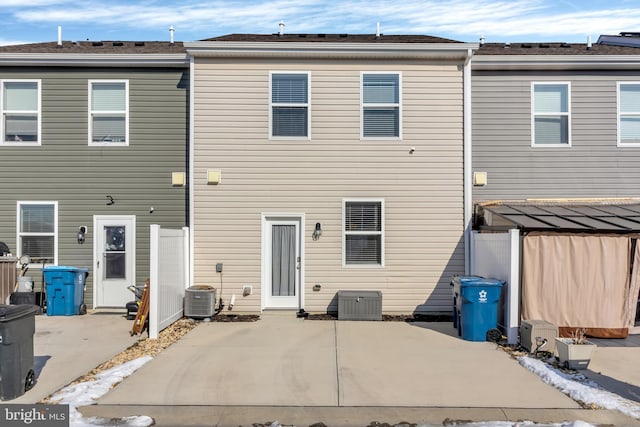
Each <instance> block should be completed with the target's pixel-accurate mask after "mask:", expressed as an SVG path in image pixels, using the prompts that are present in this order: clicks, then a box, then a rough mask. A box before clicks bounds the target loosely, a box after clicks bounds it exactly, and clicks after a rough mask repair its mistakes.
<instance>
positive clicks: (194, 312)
mask: <svg viewBox="0 0 640 427" xmlns="http://www.w3.org/2000/svg"><path fill="white" fill-rule="evenodd" d="M215 307H216V290H215V289H214V288H213V287H211V286H191V287H190V288H187V289H186V290H185V294H184V315H185V316H186V317H211V316H213V315H214V314H215Z"/></svg>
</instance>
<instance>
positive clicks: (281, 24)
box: [278, 21, 284, 37]
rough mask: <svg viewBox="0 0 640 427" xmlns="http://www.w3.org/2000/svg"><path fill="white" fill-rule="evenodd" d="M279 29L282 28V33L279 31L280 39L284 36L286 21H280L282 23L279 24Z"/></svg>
mask: <svg viewBox="0 0 640 427" xmlns="http://www.w3.org/2000/svg"><path fill="white" fill-rule="evenodd" d="M278 27H280V31H278V36H280V37H282V36H284V21H280V23H279V24H278Z"/></svg>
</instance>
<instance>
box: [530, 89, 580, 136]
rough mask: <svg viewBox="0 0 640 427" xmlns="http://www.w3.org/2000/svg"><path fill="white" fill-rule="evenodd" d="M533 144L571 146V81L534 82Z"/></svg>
mask: <svg viewBox="0 0 640 427" xmlns="http://www.w3.org/2000/svg"><path fill="white" fill-rule="evenodd" d="M531 91H532V112H533V115H532V145H534V146H570V145H571V114H570V105H571V100H570V86H569V83H533V84H532V89H531Z"/></svg>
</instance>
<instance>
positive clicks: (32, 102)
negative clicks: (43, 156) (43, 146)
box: [2, 80, 40, 145]
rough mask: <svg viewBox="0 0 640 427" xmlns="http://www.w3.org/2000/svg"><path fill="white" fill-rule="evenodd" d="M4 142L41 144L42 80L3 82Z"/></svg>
mask: <svg viewBox="0 0 640 427" xmlns="http://www.w3.org/2000/svg"><path fill="white" fill-rule="evenodd" d="M2 143H3V144H30V145H39V144H40V81H39V80H35V81H34V80H5V81H3V82H2Z"/></svg>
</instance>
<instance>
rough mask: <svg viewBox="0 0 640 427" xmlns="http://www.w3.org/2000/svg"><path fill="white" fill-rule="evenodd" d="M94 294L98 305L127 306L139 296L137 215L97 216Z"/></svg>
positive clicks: (94, 222)
mask: <svg viewBox="0 0 640 427" xmlns="http://www.w3.org/2000/svg"><path fill="white" fill-rule="evenodd" d="M93 224H94V227H93V229H94V230H95V239H94V245H95V246H94V250H93V253H94V264H95V274H94V293H95V297H94V299H95V305H96V307H124V306H125V305H126V304H127V302H128V301H132V300H134V299H135V296H134V295H133V293H131V291H129V290H128V289H127V287H128V286H130V285H135V277H136V276H135V265H136V238H135V237H136V217H135V215H113V216H112V215H108V216H107V215H105V216H102V215H101V216H94V218H93Z"/></svg>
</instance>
